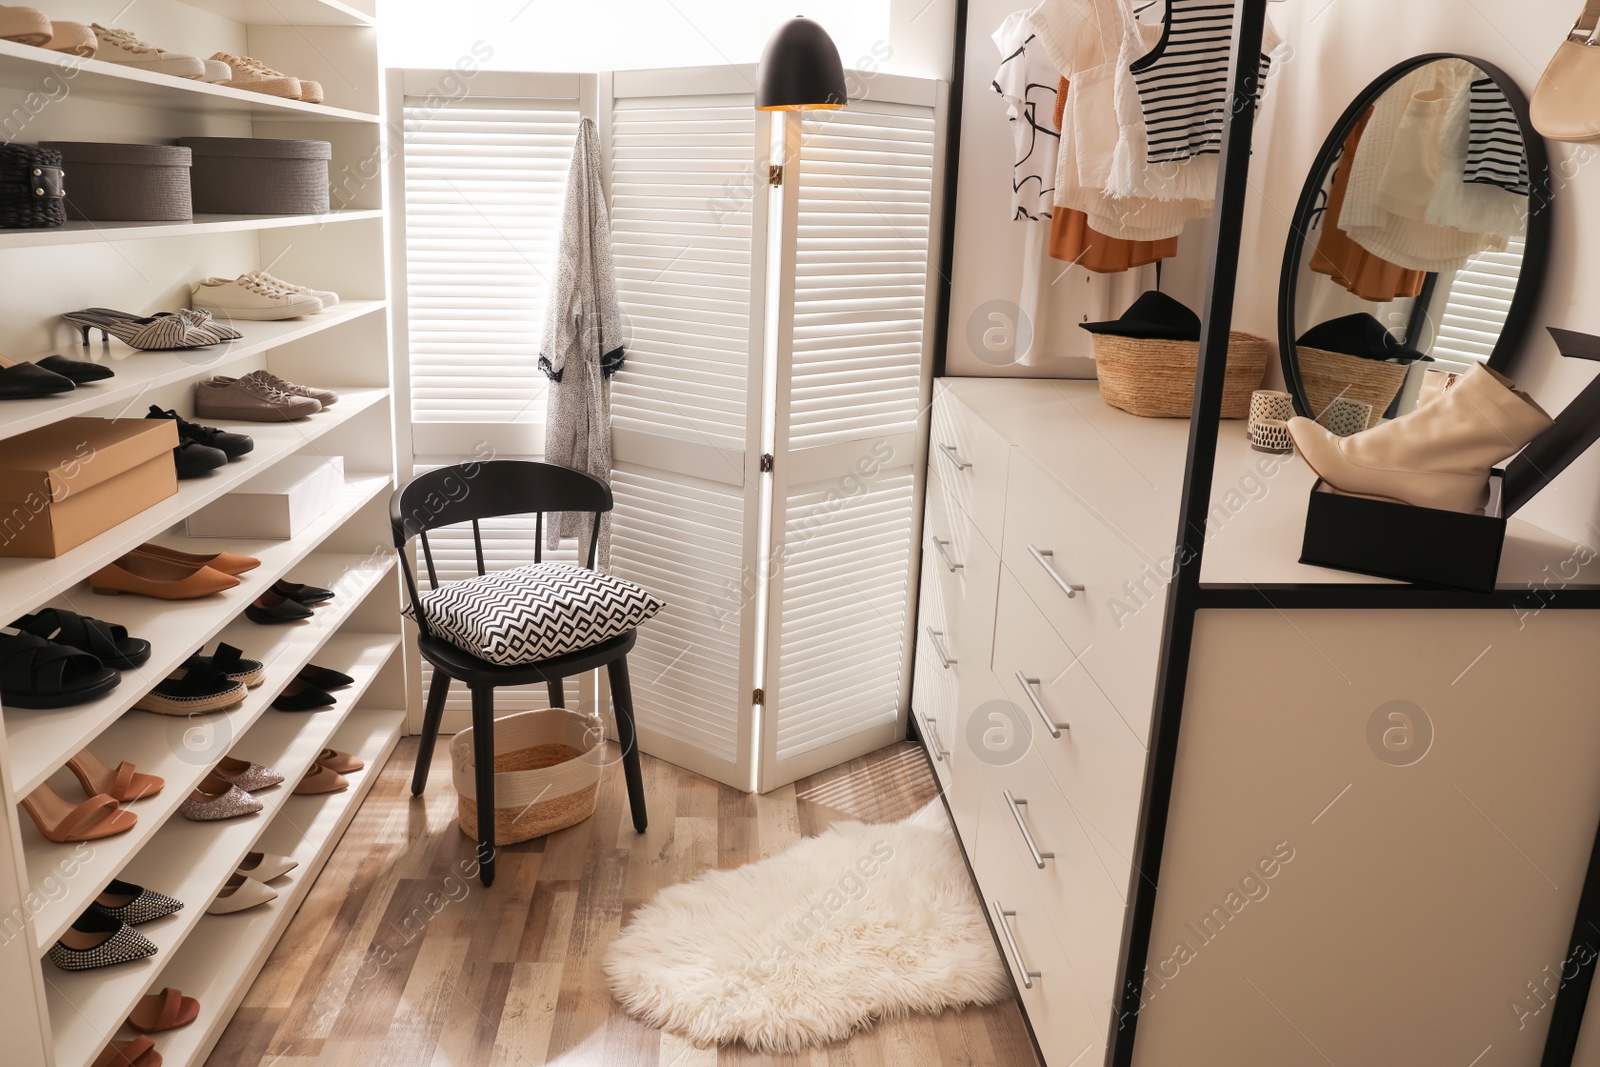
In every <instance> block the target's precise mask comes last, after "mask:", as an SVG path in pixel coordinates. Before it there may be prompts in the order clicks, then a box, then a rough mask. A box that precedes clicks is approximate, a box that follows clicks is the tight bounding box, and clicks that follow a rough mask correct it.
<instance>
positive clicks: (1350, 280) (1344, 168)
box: [1309, 108, 1427, 303]
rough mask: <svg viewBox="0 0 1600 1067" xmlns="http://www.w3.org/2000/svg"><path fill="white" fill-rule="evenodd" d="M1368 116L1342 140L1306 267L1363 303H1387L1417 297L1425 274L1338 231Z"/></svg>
mask: <svg viewBox="0 0 1600 1067" xmlns="http://www.w3.org/2000/svg"><path fill="white" fill-rule="evenodd" d="M1371 117H1372V109H1371V108H1368V109H1367V113H1366V114H1365V115H1362V116H1361V118H1360V120H1359V121H1357V123H1356V125H1355V128H1354V129H1352V130H1351V131H1350V136H1349V137H1347V138H1345V142H1344V154H1343V155H1341V156H1340V157H1339V162H1338V164H1337V166H1336V169H1335V171H1334V177H1333V184H1332V187H1331V188H1330V189H1329V192H1328V209H1327V211H1325V212H1324V213H1323V216H1322V235H1321V237H1320V238H1319V239H1318V241H1317V247H1316V250H1315V251H1314V252H1312V254H1311V261H1310V264H1309V265H1310V267H1311V269H1312V270H1314V271H1316V272H1317V273H1318V274H1326V275H1327V276H1328V277H1330V278H1332V279H1333V280H1334V281H1335V282H1337V283H1339V284H1340V285H1341V286H1343V287H1344V288H1346V289H1348V290H1350V292H1352V293H1354V294H1355V295H1356V296H1359V297H1361V298H1362V299H1363V300H1373V301H1377V302H1379V303H1387V302H1388V301H1391V300H1398V299H1400V298H1402V297H1414V296H1417V295H1419V294H1420V293H1421V292H1422V283H1423V280H1424V279H1425V278H1426V277H1427V274H1426V272H1424V271H1419V270H1406V269H1405V268H1404V267H1401V266H1399V265H1397V264H1394V263H1390V262H1389V261H1388V260H1386V259H1384V258H1383V257H1381V256H1375V255H1373V254H1372V253H1371V252H1368V251H1367V250H1366V249H1365V248H1362V247H1361V246H1360V245H1358V244H1356V243H1355V242H1354V241H1352V240H1351V239H1350V236H1349V235H1348V234H1347V233H1345V232H1344V231H1343V230H1342V229H1340V228H1339V220H1340V214H1341V213H1342V211H1343V209H1344V198H1345V192H1346V190H1347V189H1348V188H1349V186H1350V165H1351V163H1352V162H1354V160H1355V158H1356V149H1357V147H1358V146H1359V145H1360V144H1361V135H1362V132H1363V131H1365V130H1366V128H1367V120H1368V119H1370V118H1371Z"/></svg>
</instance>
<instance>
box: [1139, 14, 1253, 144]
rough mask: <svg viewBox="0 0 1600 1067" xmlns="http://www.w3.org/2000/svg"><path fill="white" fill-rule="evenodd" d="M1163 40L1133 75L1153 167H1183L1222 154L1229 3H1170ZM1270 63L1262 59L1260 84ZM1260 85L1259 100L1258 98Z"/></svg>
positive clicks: (1230, 25) (1229, 37) (1230, 18)
mask: <svg viewBox="0 0 1600 1067" xmlns="http://www.w3.org/2000/svg"><path fill="white" fill-rule="evenodd" d="M1166 4H1167V14H1166V25H1165V28H1164V30H1163V32H1162V35H1161V40H1160V41H1159V42H1157V44H1156V46H1155V47H1154V48H1152V49H1151V50H1150V51H1149V52H1148V53H1146V54H1145V55H1143V56H1141V57H1140V58H1139V59H1137V60H1135V61H1134V62H1133V63H1132V64H1131V65H1130V66H1129V68H1128V69H1129V71H1130V72H1131V73H1132V74H1133V79H1134V82H1135V83H1136V84H1137V85H1138V87H1139V103H1140V106H1141V108H1142V109H1143V111H1144V121H1145V129H1146V131H1147V135H1148V136H1147V140H1148V143H1149V149H1148V152H1147V158H1148V160H1149V162H1151V163H1179V162H1182V161H1184V160H1186V159H1193V158H1195V157H1196V156H1203V155H1215V154H1217V153H1219V152H1221V151H1222V128H1223V125H1224V123H1225V120H1226V118H1227V114H1228V73H1229V71H1228V48H1229V45H1230V44H1231V42H1232V40H1233V4H1232V3H1231V2H1228V0H1166ZM1271 62H1272V61H1271V60H1270V59H1269V58H1268V57H1267V56H1265V55H1263V56H1262V57H1261V69H1260V75H1259V76H1260V82H1264V81H1265V80H1266V77H1267V74H1268V72H1269V70H1270V66H1271ZM1260 82H1258V83H1257V87H1256V97H1257V100H1259V99H1260V93H1261V89H1260Z"/></svg>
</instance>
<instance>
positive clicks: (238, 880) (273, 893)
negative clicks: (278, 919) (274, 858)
mask: <svg viewBox="0 0 1600 1067" xmlns="http://www.w3.org/2000/svg"><path fill="white" fill-rule="evenodd" d="M277 896H278V891H277V890H276V889H273V888H272V887H271V886H266V885H262V884H261V883H260V882H258V881H256V880H255V879H254V878H247V877H245V876H244V875H242V874H235V875H233V876H231V877H230V878H229V879H228V881H227V883H226V884H225V885H224V886H223V887H222V888H221V889H220V890H219V891H218V892H217V899H216V900H213V901H212V902H211V907H209V908H207V909H206V914H207V915H231V914H233V913H234V912H236V911H245V910H248V909H250V908H254V907H256V906H258V905H261V904H265V903H266V902H267V901H269V900H274V899H276V898H277Z"/></svg>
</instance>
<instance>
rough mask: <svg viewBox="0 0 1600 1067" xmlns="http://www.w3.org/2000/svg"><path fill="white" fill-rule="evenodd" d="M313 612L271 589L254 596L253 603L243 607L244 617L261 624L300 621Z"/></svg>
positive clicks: (309, 616) (268, 624)
mask: <svg viewBox="0 0 1600 1067" xmlns="http://www.w3.org/2000/svg"><path fill="white" fill-rule="evenodd" d="M313 614H314V612H312V610H311V609H310V608H308V607H306V606H305V605H304V604H302V603H300V602H299V601H298V600H290V599H289V598H288V597H286V596H283V595H281V594H279V593H275V592H273V591H272V590H270V589H269V590H267V591H266V592H265V593H262V594H261V595H260V596H259V597H257V598H256V601H255V603H253V604H251V605H250V606H249V607H247V608H245V609H244V617H245V618H247V619H249V620H250V621H251V622H254V623H259V624H260V625H262V626H272V625H275V624H277V623H284V622H300V621H302V620H304V619H309V618H311V616H312V615H313Z"/></svg>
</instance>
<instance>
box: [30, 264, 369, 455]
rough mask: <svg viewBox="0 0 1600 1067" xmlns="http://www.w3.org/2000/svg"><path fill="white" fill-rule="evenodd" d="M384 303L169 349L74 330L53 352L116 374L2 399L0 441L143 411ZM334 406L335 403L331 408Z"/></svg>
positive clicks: (346, 306) (250, 327)
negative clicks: (180, 387)
mask: <svg viewBox="0 0 1600 1067" xmlns="http://www.w3.org/2000/svg"><path fill="white" fill-rule="evenodd" d="M3 239H4V235H0V240H3ZM386 306H387V304H386V302H385V301H382V300H351V301H348V302H341V303H338V304H335V305H334V306H333V307H331V308H329V309H328V310H327V311H323V312H320V313H318V314H316V315H308V316H306V317H305V318H303V319H285V320H283V321H282V322H247V323H242V324H240V326H239V331H240V332H241V333H243V334H244V336H243V337H241V338H240V339H239V340H237V341H230V342H229V343H227V344H225V345H216V346H214V347H211V348H191V349H180V350H175V351H167V352H141V351H139V350H138V349H135V348H129V347H128V346H127V345H125V344H123V343H122V342H121V341H115V340H113V341H106V342H102V341H101V340H100V338H99V336H98V335H97V334H93V333H91V335H90V336H91V338H92V340H91V341H90V344H89V347H88V348H84V347H83V346H82V345H81V344H80V343H79V341H78V338H77V335H76V334H74V336H73V340H72V342H71V343H70V344H67V345H63V346H61V347H58V348H55V349H53V350H52V351H54V352H56V353H59V354H60V355H64V356H66V357H67V358H68V359H93V360H94V362H96V363H104V364H107V365H109V366H111V367H112V368H113V369H114V370H115V371H116V377H115V378H108V379H106V380H105V381H102V382H96V383H95V384H93V385H85V386H81V387H79V388H77V389H74V390H72V392H70V393H60V394H57V395H56V396H52V397H42V398H40V399H38V400H7V401H5V402H4V403H0V440H3V439H4V438H7V437H15V436H16V435H17V434H20V433H27V432H28V431H29V430H37V429H39V428H40V427H41V426H48V425H50V424H51V423H53V422H57V421H59V420H61V419H64V418H68V417H70V416H73V415H85V414H89V413H92V412H95V411H99V410H102V409H104V408H107V407H110V406H112V405H115V404H126V405H128V413H129V414H131V415H135V416H138V415H143V414H144V407H145V405H142V404H139V403H137V401H138V400H139V398H140V397H142V396H143V395H144V394H145V393H148V392H149V391H150V390H152V389H155V388H158V387H160V386H163V385H170V384H171V383H173V382H181V381H183V380H185V379H187V378H195V377H199V376H200V375H202V374H205V375H209V374H216V373H220V372H222V371H223V370H224V369H225V368H227V367H228V366H230V365H231V364H234V363H238V362H240V361H241V360H244V359H247V358H249V357H251V356H257V355H260V354H261V353H263V352H267V351H270V350H272V349H274V348H277V347H278V346H279V345H286V344H288V343H289V342H291V341H299V340H301V339H303V338H306V337H310V336H312V335H314V334H318V333H321V332H322V331H323V330H331V329H333V328H334V327H336V326H341V325H343V324H344V323H347V322H350V321H352V320H355V319H359V318H364V317H365V316H367V315H371V314H375V313H376V312H379V311H382V310H383V309H384V308H385V307H386ZM49 354H50V353H49V352H40V353H38V354H36V355H33V356H26V357H24V356H18V357H16V358H18V359H30V360H36V359H40V358H43V357H44V356H47V355H49ZM340 406H342V405H340ZM338 409H339V408H338V407H337V406H336V407H335V408H334V409H333V411H337V410H338ZM330 413H331V412H330ZM200 421H202V422H204V421H205V420H204V419H202V420H200ZM251 425H260V424H259V423H252V424H251ZM245 432H246V433H250V432H251V431H248V430H247V431H245Z"/></svg>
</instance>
